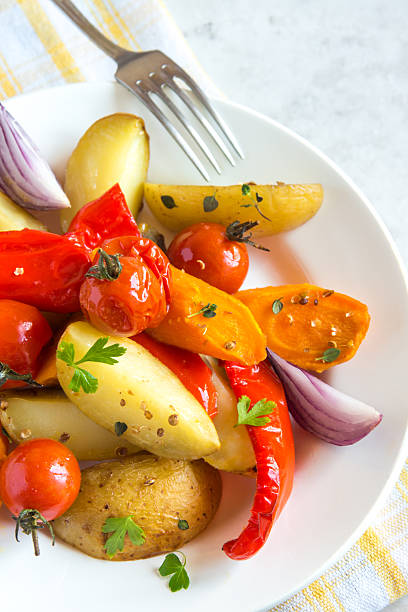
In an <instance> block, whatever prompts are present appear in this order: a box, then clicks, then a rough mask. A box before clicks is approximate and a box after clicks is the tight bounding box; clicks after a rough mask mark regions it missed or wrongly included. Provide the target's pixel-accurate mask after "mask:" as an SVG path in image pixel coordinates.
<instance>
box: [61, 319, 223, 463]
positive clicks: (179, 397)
mask: <svg viewBox="0 0 408 612" xmlns="http://www.w3.org/2000/svg"><path fill="white" fill-rule="evenodd" d="M102 337H106V335H104V334H101V333H100V332H99V331H98V330H96V329H95V328H94V327H92V326H91V325H89V323H85V322H76V323H72V324H71V325H69V326H68V327H67V329H66V330H65V332H64V333H63V335H62V337H61V340H60V345H59V346H61V342H68V343H72V344H73V345H74V349H75V358H76V359H79V358H81V357H83V356H84V355H85V353H86V352H87V351H88V349H89V348H90V347H91V346H92V345H93V344H94V343H95V342H96V341H97V340H98V339H99V338H102ZM111 343H118V344H119V345H120V346H122V347H124V348H125V349H126V353H125V354H124V355H122V356H121V357H119V358H118V359H119V362H118V363H117V364H115V365H107V364H106V363H91V362H86V363H84V364H83V366H82V367H84V368H86V370H87V371H88V372H90V373H91V374H92V375H93V376H95V377H96V378H97V379H98V389H97V391H96V392H95V393H85V392H84V391H83V390H82V388H81V390H80V391H79V392H77V393H75V392H73V391H72V389H70V386H69V385H70V382H71V380H72V376H73V368H72V367H70V366H68V365H67V364H66V363H65V362H64V361H62V360H61V359H57V375H58V379H59V382H60V384H61V387H62V388H63V389H64V391H65V393H66V395H67V396H68V397H69V399H70V400H71V401H72V402H73V403H74V404H75V405H76V406H78V408H79V409H80V410H82V412H83V413H84V414H86V415H87V416H88V417H89V418H90V419H92V420H93V421H95V423H98V424H99V425H101V426H102V427H105V429H108V430H109V431H111V432H112V433H114V432H115V423H117V422H118V421H119V422H121V423H125V424H126V426H127V429H126V431H125V432H124V433H123V435H122V436H121V440H122V439H124V440H128V441H129V442H131V443H132V444H135V445H136V446H140V447H141V448H144V449H145V450H148V451H150V452H152V453H155V454H156V455H161V456H164V457H175V458H183V459H199V458H200V457H205V456H206V455H209V454H210V453H213V452H214V451H216V450H217V449H218V448H219V445H220V443H219V440H218V436H217V432H216V430H215V427H214V425H213V423H212V421H211V419H210V417H209V416H208V415H207V413H206V412H205V410H204V409H203V407H202V406H201V404H200V403H199V402H198V401H197V400H196V399H195V398H194V397H193V396H192V395H191V393H190V392H189V391H187V389H186V388H185V386H184V385H183V384H182V383H181V382H180V380H179V379H178V378H177V376H176V375H175V374H173V372H171V370H169V369H168V368H167V367H166V366H165V365H163V363H162V362H161V361H159V360H158V359H156V357H153V355H152V354H151V353H150V352H149V351H148V350H147V349H145V348H143V347H142V346H141V345H140V344H137V343H136V342H133V341H132V340H129V339H128V338H115V337H111V338H109V344H111Z"/></svg>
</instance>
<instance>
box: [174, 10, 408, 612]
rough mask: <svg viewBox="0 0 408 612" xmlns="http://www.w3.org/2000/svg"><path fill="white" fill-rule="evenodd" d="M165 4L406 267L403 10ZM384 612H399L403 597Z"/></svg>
mask: <svg viewBox="0 0 408 612" xmlns="http://www.w3.org/2000/svg"><path fill="white" fill-rule="evenodd" d="M166 4H167V6H168V8H169V9H170V11H171V12H172V14H173V16H174V17H175V19H176V21H177V23H178V25H179V26H180V28H181V29H182V31H183V33H184V35H185V37H186V39H187V41H188V42H189V44H190V46H191V47H192V49H193V51H194V52H195V53H196V55H197V57H198V59H199V61H200V63H201V64H202V66H203V67H204V68H205V69H206V71H207V73H208V74H209V76H210V77H211V78H212V79H213V80H214V82H215V84H216V85H218V87H219V88H220V89H222V91H223V92H224V93H225V94H226V96H227V97H229V98H230V99H231V100H234V101H236V102H240V103H242V104H246V105H247V106H250V107H252V108H254V109H256V110H258V111H261V112H263V113H265V114H266V115H269V116H270V117H272V118H274V119H276V120H278V121H280V122H281V123H283V124H284V125H287V126H288V127H290V128H292V129H293V130H294V131H295V132H297V133H298V134H301V135H302V136H304V137H305V138H307V139H308V140H310V141H311V142H312V143H313V144H315V145H316V146H317V147H319V148H320V149H321V150H322V151H324V152H325V153H326V154H327V155H328V156H329V157H331V158H332V159H333V160H334V161H335V162H336V163H338V164H339V166H340V167H341V168H342V169H343V170H344V171H345V172H346V173H347V174H348V175H349V176H350V177H351V178H352V179H353V180H354V181H355V182H356V184H357V185H358V186H359V187H360V188H361V189H362V191H363V192H364V193H365V194H366V195H367V196H368V198H369V199H370V200H371V202H372V203H373V205H374V207H375V208H376V209H377V211H378V212H379V214H380V216H381V217H382V219H383V220H384V222H385V224H386V225H387V226H388V228H389V230H390V231H391V234H392V236H393V238H394V240H395V242H396V244H397V247H398V249H399V251H400V253H401V255H402V257H403V259H404V262H405V265H406V266H408V210H407V206H408V193H407V194H406V193H405V191H404V188H406V187H407V184H406V177H407V174H408V171H407V168H408V134H407V125H408V64H407V61H406V58H407V55H408V38H407V36H406V23H407V17H408V5H407V1H406V0H393V1H392V2H387V0H358V2H356V1H355V0H342V2H327V1H326V0H307V1H306V2H305V1H304V0H286V1H285V2H281V1H279V0H256V1H252V2H248V0H234V1H233V2H232V1H231V0H227V1H224V2H221V1H220V0H194V2H191V1H190V0H166ZM379 282H381V279H379ZM388 610H389V612H402V611H407V610H408V597H406V598H403V599H402V600H400V601H399V602H396V603H394V604H393V605H392V606H389V608H387V611H388ZM361 612H365V611H361Z"/></svg>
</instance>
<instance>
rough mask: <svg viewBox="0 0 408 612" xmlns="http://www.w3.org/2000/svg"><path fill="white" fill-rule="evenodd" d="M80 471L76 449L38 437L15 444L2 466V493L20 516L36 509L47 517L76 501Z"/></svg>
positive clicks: (59, 513) (11, 508) (13, 510)
mask: <svg viewBox="0 0 408 612" xmlns="http://www.w3.org/2000/svg"><path fill="white" fill-rule="evenodd" d="M80 484H81V471H80V469H79V465H78V461H77V460H76V459H75V457H74V455H73V453H72V452H71V451H70V450H69V449H68V448H67V447H66V446H64V445H63V444H61V443H60V442H56V441H55V440H49V439H47V438H37V439H35V440H30V441H28V442H24V443H23V444H20V445H19V446H17V448H15V449H14V450H13V451H12V452H11V453H10V454H9V455H8V457H7V459H6V460H5V461H4V463H3V464H2V466H1V469H0V497H1V499H2V500H3V502H4V504H5V505H6V506H7V508H8V509H9V510H10V512H11V513H12V514H13V515H14V516H16V517H18V516H19V514H20V513H21V512H22V511H23V510H25V509H33V510H34V509H35V510H37V511H38V512H40V513H41V515H42V516H43V517H44V518H45V519H46V520H47V521H52V520H53V519H55V518H57V517H59V516H61V514H63V513H64V512H65V511H66V510H68V508H69V507H70V506H71V505H72V504H73V503H74V501H75V499H76V497H77V495H78V493H79V487H80Z"/></svg>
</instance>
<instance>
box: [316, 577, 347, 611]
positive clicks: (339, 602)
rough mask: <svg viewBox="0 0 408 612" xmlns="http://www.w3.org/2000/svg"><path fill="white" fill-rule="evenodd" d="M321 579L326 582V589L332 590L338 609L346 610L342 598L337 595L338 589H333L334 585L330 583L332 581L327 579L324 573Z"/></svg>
mask: <svg viewBox="0 0 408 612" xmlns="http://www.w3.org/2000/svg"><path fill="white" fill-rule="evenodd" d="M321 580H322V583H323V584H324V586H325V587H326V589H328V590H329V591H330V594H331V596H332V597H333V599H334V601H335V602H336V604H337V608H336V611H337V610H340V612H346V611H345V608H344V606H343V604H342V603H341V601H340V599H339V598H338V597H337V595H336V591H335V590H334V589H333V587H332V585H331V584H330V582H329V581H328V580H326V578H325V577H324V575H323V576H322V578H321Z"/></svg>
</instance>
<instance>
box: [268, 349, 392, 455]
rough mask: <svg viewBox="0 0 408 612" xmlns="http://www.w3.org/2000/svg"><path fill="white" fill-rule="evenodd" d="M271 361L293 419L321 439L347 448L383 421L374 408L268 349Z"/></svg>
mask: <svg viewBox="0 0 408 612" xmlns="http://www.w3.org/2000/svg"><path fill="white" fill-rule="evenodd" d="M267 352H268V359H269V361H270V362H271V363H272V365H273V366H274V368H275V369H276V372H277V374H278V376H279V378H280V379H281V381H282V384H283V386H284V389H285V393H286V399H287V402H288V407H289V410H290V413H291V414H292V416H293V418H294V419H295V420H296V421H297V422H298V423H299V425H301V427H303V428H304V429H306V430H307V431H310V433H312V434H314V435H315V436H317V437H318V438H320V439H321V440H325V441H326V442H330V444H337V445H338V446H347V445H348V444H354V443H355V442H358V441H359V440H361V439H362V438H364V437H365V436H366V435H367V434H369V433H370V431H371V430H372V429H374V427H376V426H377V425H378V424H379V423H380V422H381V420H382V414H380V413H379V412H377V410H375V408H372V407H371V406H368V404H364V403H363V402H360V401H359V400H356V399H354V398H352V397H350V396H349V395H346V394H345V393H342V392H341V391H337V390H336V389H333V387H331V386H330V385H328V384H327V383H325V382H323V381H322V380H320V378H317V377H316V376H313V375H312V374H309V372H306V371H305V370H302V369H301V368H298V367H297V366H294V365H292V364H291V363H288V362H287V361H285V360H284V359H282V358H281V357H278V355H276V354H275V353H272V351H270V350H269V349H267Z"/></svg>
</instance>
